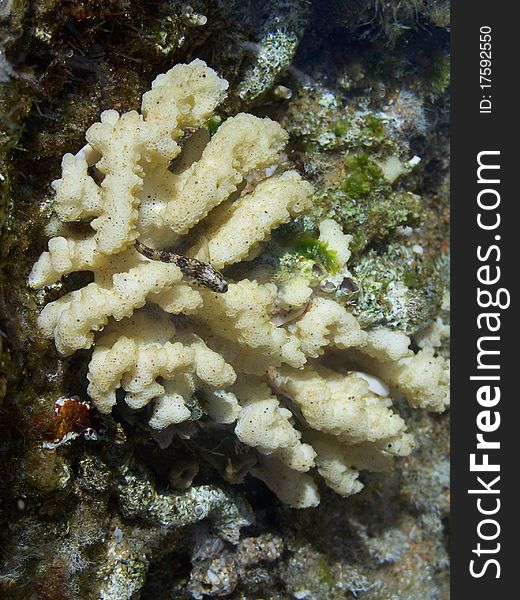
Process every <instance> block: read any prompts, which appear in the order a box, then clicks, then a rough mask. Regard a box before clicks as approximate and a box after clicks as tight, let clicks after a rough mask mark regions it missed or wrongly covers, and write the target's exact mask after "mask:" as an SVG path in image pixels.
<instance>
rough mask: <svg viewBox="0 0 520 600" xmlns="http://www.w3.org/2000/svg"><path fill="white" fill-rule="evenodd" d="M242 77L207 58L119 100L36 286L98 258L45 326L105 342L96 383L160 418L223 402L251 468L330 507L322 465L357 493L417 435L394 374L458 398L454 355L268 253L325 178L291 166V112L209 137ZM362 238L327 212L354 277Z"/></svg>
mask: <svg viewBox="0 0 520 600" xmlns="http://www.w3.org/2000/svg"><path fill="white" fill-rule="evenodd" d="M226 89H227V82H226V81H224V80H223V79H221V78H219V77H218V76H217V74H216V73H215V72H214V71H212V70H211V69H210V68H208V67H207V66H206V64H205V63H204V62H202V61H200V60H194V61H193V62H192V63H190V64H188V65H177V66H175V67H173V68H172V69H171V70H170V71H168V72H167V73H166V74H164V75H159V76H158V77H157V78H156V80H155V81H154V82H153V84H152V89H151V90H150V91H149V92H147V93H146V94H145V95H144V96H143V101H142V107H141V113H138V112H136V111H132V112H129V113H126V114H123V115H119V114H118V113H117V112H116V111H113V110H109V111H105V112H104V113H102V115H101V121H100V122H99V123H95V124H94V125H92V126H91V127H90V128H89V129H88V130H87V132H86V140H87V145H86V146H85V147H84V148H83V149H81V150H80V151H79V152H78V153H77V154H76V155H72V154H67V155H65V156H64V158H63V162H62V176H61V178H60V179H59V180H57V181H55V182H54V183H53V188H54V190H55V198H54V211H55V216H56V218H55V219H54V221H53V222H52V223H51V224H50V226H49V229H50V230H52V231H53V234H54V236H53V237H51V239H50V240H49V243H48V250H47V251H45V252H43V253H42V255H41V256H40V258H39V259H38V260H37V262H36V263H35V265H34V267H33V269H32V271H31V273H30V275H29V284H30V285H31V287H33V288H36V289H38V288H43V287H45V286H49V285H50V284H53V283H55V282H57V281H58V280H60V279H61V278H62V277H64V276H67V275H68V274H71V273H75V272H78V271H87V272H90V273H92V274H93V281H92V280H90V281H91V282H90V283H88V284H87V285H84V286H83V287H79V288H78V289H75V290H73V291H69V292H68V293H65V294H64V295H63V296H62V297H61V298H59V299H58V300H55V301H53V302H49V303H48V304H47V305H46V306H45V307H44V308H43V309H42V311H41V313H40V315H39V318H38V325H39V327H40V329H41V332H42V333H43V335H44V336H45V337H47V338H49V339H53V340H54V343H55V346H56V349H57V351H58V353H59V354H61V355H62V356H69V355H71V354H73V353H74V352H76V351H77V350H80V349H88V348H91V347H93V351H92V356H91V359H90V364H89V370H88V382H89V384H88V394H89V396H90V398H91V400H92V402H93V403H94V404H95V405H96V407H97V408H98V410H99V411H100V412H102V413H109V412H111V410H112V408H113V407H114V406H115V405H116V403H117V402H118V401H122V402H125V403H126V405H127V406H128V407H130V409H133V410H135V411H141V412H142V413H143V414H144V416H145V418H146V419H147V422H148V425H149V427H150V428H152V429H155V430H164V429H166V428H172V429H173V430H175V427H176V426H177V425H178V424H179V423H183V422H185V421H189V420H194V419H200V418H201V416H202V415H205V416H204V417H203V419H202V421H201V424H202V426H204V423H205V422H208V423H209V422H211V421H213V422H215V423H217V424H218V427H219V428H221V429H222V430H223V431H229V430H231V431H233V432H234V435H235V436H236V439H237V443H238V442H240V443H241V444H242V445H243V446H246V447H249V448H252V449H254V451H255V453H256V456H257V458H256V462H255V461H252V462H251V461H250V462H248V463H247V467H248V470H249V473H250V474H251V475H253V476H255V477H258V478H260V479H262V480H263V481H264V482H265V483H266V484H267V485H268V486H269V487H271V489H272V490H273V491H274V492H275V493H276V494H277V495H278V496H279V497H280V498H281V499H282V500H283V501H285V502H287V503H288V504H290V505H292V506H295V507H308V506H314V505H316V504H318V502H319V492H318V484H317V481H318V480H317V478H316V477H317V476H319V477H320V478H321V480H322V481H323V482H324V483H325V484H326V485H327V486H329V487H330V488H332V489H333V490H334V491H336V492H337V493H338V494H341V495H344V496H348V495H350V494H354V493H356V492H358V491H359V490H360V489H361V488H362V483H361V482H360V481H359V472H360V471H361V470H364V469H367V470H374V471H378V470H385V469H387V468H389V467H390V465H391V462H392V457H394V456H404V455H406V454H408V453H409V452H410V451H411V450H412V449H413V446H414V441H413V438H412V436H411V435H410V434H409V433H407V432H406V424H405V422H404V420H403V419H402V418H401V417H400V416H399V415H398V414H397V413H396V412H394V410H393V409H392V400H391V398H390V397H389V396H388V390H391V391H393V392H394V391H395V393H396V394H398V395H400V396H403V397H405V398H406V399H407V400H408V402H409V404H410V405H411V406H413V407H424V408H427V409H428V410H434V411H442V410H444V408H445V407H446V405H447V392H448V371H447V365H446V363H445V361H444V359H443V358H441V357H438V356H435V354H434V352H433V350H432V349H431V348H430V347H425V348H423V349H421V350H420V351H419V352H418V353H417V354H414V353H413V352H412V351H411V350H410V349H409V347H410V340H409V339H408V338H407V337H406V336H405V335H404V334H402V333H399V332H395V331H390V330H386V329H379V330H374V331H364V330H362V329H361V327H360V325H359V323H358V322H357V320H356V318H355V317H354V316H353V315H352V314H351V313H350V312H349V311H348V310H347V308H346V307H345V305H343V304H341V303H340V302H339V301H336V300H334V299H332V298H331V297H326V295H324V294H323V293H321V291H320V286H319V285H316V282H315V280H313V278H312V277H311V276H307V275H305V273H300V274H294V276H291V277H289V278H287V277H285V278H284V279H280V278H276V277H273V276H272V275H273V270H272V269H271V270H269V269H267V270H266V269H263V270H262V269H261V268H259V266H258V265H256V266H255V263H254V262H251V261H252V260H253V259H254V258H255V257H257V256H258V255H259V254H261V253H262V251H263V250H264V249H265V247H266V246H265V242H267V241H268V240H270V238H271V235H272V232H273V231H274V230H275V229H277V228H278V227H279V226H280V225H283V224H285V223H289V222H291V221H293V220H294V219H295V218H297V217H298V216H299V215H302V214H303V213H305V211H306V210H307V209H308V208H309V207H310V204H311V197H312V193H313V189H312V186H311V185H310V184H309V183H308V182H306V181H304V180H303V179H302V178H301V176H300V175H299V174H298V173H297V172H296V171H292V170H287V171H285V172H283V171H282V169H281V167H280V163H281V160H280V159H281V157H280V153H281V151H282V150H283V148H284V145H285V143H286V141H287V134H286V132H285V131H284V130H283V129H282V128H281V127H280V125H278V124H277V123H276V122H274V121H271V120H270V119H260V118H258V117H255V116H252V115H248V114H239V115H237V116H235V117H232V118H229V119H227V120H226V121H225V122H224V123H222V125H221V126H220V127H219V128H218V130H217V131H216V133H214V135H213V136H212V137H211V136H210V135H209V133H208V132H207V131H206V129H205V128H204V127H203V125H204V123H205V122H206V121H207V119H208V118H210V117H211V115H212V113H213V111H214V110H215V108H216V107H217V106H218V105H219V104H220V103H221V102H222V100H223V98H224V96H225V92H226ZM181 150H182V152H181ZM252 174H254V176H253V177H249V176H250V175H252ZM246 178H248V179H247V185H246ZM252 182H254V183H252ZM350 239H351V238H350V236H347V235H345V234H343V232H342V231H341V228H340V227H339V225H337V224H336V223H335V222H334V221H331V220H324V221H322V222H321V224H320V237H319V242H320V243H321V244H325V245H326V246H327V247H328V249H329V250H330V252H331V253H332V254H333V255H334V258H335V271H334V273H331V274H330V277H329V279H330V280H331V281H336V280H337V281H336V283H339V282H340V281H341V280H342V279H343V278H344V277H346V276H348V275H349V273H348V269H347V262H348V260H349V258H350V251H349V242H350ZM136 243H137V246H136ZM143 248H144V249H145V250H143ZM237 263H243V264H242V265H241V268H240V269H239V270H238V271H233V270H231V271H226V270H225V271H224V274H221V273H219V271H218V270H222V269H228V270H229V268H233V265H237ZM233 273H234V276H233ZM237 273H240V275H237ZM217 275H218V276H219V277H221V278H222V281H221V283H222V284H221V285H220V284H219V286H216V285H211V277H217ZM224 276H225V277H226V279H227V281H225V280H224ZM65 286H66V287H67V286H69V287H68V289H71V288H70V282H67V280H66V279H65ZM331 355H333V356H331ZM338 357H339V358H338ZM205 420H206V421H205ZM248 460H249V459H248ZM253 463H254V464H253Z"/></svg>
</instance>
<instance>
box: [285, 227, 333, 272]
mask: <svg viewBox="0 0 520 600" xmlns="http://www.w3.org/2000/svg"><path fill="white" fill-rule="evenodd" d="M291 248H292V249H293V250H294V251H295V252H296V253H297V254H299V255H300V256H301V257H303V258H306V259H309V260H313V261H314V262H317V263H318V264H320V265H321V266H322V267H323V268H324V269H325V270H326V271H327V272H328V273H336V272H337V271H338V269H339V262H338V255H337V253H336V251H335V250H331V249H330V248H329V246H328V244H327V243H326V242H322V241H321V240H318V239H316V238H314V237H312V235H310V234H309V233H299V234H297V235H296V236H295V237H294V239H293V240H292V243H291Z"/></svg>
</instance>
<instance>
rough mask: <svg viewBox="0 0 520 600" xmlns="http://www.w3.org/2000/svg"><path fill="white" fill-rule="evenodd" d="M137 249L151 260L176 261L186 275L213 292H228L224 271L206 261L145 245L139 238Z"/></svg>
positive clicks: (136, 243)
mask: <svg viewBox="0 0 520 600" xmlns="http://www.w3.org/2000/svg"><path fill="white" fill-rule="evenodd" d="M135 249H136V250H137V252H139V253H140V254H142V255H143V256H146V258H149V259H150V260H160V261H162V262H167V263H174V264H175V265H177V266H178V267H179V269H180V270H181V271H182V272H183V273H184V275H187V276H188V277H192V278H193V279H194V280H195V281H196V282H197V283H199V284H200V285H203V286H204V287H207V288H209V289H210V290H212V291H213V292H218V293H219V294H222V293H224V292H227V289H228V283H227V281H226V280H225V279H224V276H223V275H222V273H221V272H220V271H217V270H216V269H214V268H213V267H212V266H210V265H208V264H207V263H205V262H202V261H200V260H197V259H196V258H191V257H190V256H185V255H184V254H176V253H175V252H170V251H169V250H154V249H153V248H149V247H148V246H145V245H144V244H143V243H142V242H140V241H139V240H137V241H136V242H135Z"/></svg>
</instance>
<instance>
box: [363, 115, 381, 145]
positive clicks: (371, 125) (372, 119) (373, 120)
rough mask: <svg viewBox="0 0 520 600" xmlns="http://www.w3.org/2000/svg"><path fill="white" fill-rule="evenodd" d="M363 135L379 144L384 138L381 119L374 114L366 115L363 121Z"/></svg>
mask: <svg viewBox="0 0 520 600" xmlns="http://www.w3.org/2000/svg"><path fill="white" fill-rule="evenodd" d="M364 129H365V133H366V134H367V135H368V136H369V137H371V138H372V140H373V141H375V142H381V141H382V140H383V139H384V137H385V132H386V129H385V123H384V121H383V119H382V118H381V117H378V116H377V115H374V114H371V113H370V114H369V115H367V118H366V119H365V126H364Z"/></svg>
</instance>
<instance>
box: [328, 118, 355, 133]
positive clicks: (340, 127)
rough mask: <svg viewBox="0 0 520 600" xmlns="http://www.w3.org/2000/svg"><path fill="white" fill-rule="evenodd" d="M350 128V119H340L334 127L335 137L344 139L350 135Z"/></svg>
mask: <svg viewBox="0 0 520 600" xmlns="http://www.w3.org/2000/svg"><path fill="white" fill-rule="evenodd" d="M350 127H351V123H350V121H349V119H347V118H342V119H338V120H337V121H336V122H335V123H334V126H333V127H332V131H333V132H334V135H335V136H336V137H344V136H345V135H346V134H347V133H348V131H349V129H350Z"/></svg>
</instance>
